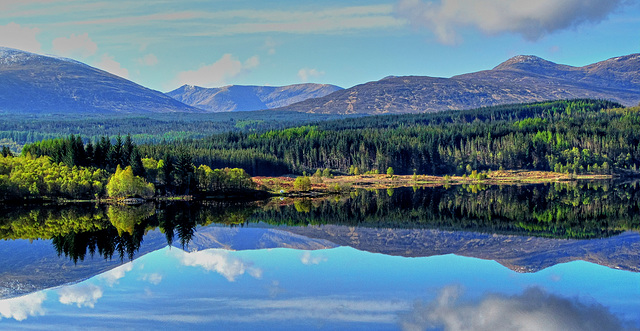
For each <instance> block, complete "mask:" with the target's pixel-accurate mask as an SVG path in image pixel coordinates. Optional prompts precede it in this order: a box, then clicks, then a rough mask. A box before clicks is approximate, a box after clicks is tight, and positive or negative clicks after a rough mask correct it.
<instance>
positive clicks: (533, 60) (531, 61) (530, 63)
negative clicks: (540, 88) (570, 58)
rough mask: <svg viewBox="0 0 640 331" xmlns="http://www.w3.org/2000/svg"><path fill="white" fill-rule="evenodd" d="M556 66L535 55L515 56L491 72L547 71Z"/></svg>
mask: <svg viewBox="0 0 640 331" xmlns="http://www.w3.org/2000/svg"><path fill="white" fill-rule="evenodd" d="M556 66H558V64H556V63H553V62H551V61H547V60H545V59H543V58H541V57H538V56H535V55H516V56H514V57H512V58H510V59H508V60H506V61H504V62H502V63H500V64H499V65H498V66H496V67H495V68H493V70H512V69H520V70H530V69H548V68H552V67H556Z"/></svg>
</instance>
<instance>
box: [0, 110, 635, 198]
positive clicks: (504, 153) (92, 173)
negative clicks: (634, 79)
mask: <svg viewBox="0 0 640 331" xmlns="http://www.w3.org/2000/svg"><path fill="white" fill-rule="evenodd" d="M639 166H640V108H638V107H636V108H623V107H622V106H621V105H619V104H616V103H613V102H609V101H603V100H563V101H551V102H542V103H532V104H519V105H507V106H498V107H488V108H481V109H475V110H466V111H447V112H441V113H435V114H419V115H394V116H371V117H361V118H350V119H349V118H347V119H341V120H332V121H322V122H314V123H309V124H308V125H304V126H296V127H290V128H286V129H278V130H273V129H262V130H255V129H253V130H250V131H247V130H244V131H229V132H226V133H219V134H215V135H211V136H209V137H207V138H203V139H180V140H174V141H169V142H166V141H165V142H160V143H156V144H142V145H138V144H136V143H135V141H134V138H133V137H132V136H131V135H127V136H125V137H123V136H120V135H118V136H115V137H110V136H106V135H105V136H102V137H98V138H92V139H89V138H86V137H84V138H83V137H81V136H79V135H69V136H67V137H64V138H56V139H46V140H42V141H38V142H34V143H31V144H26V145H25V146H24V147H23V148H22V151H21V155H20V156H15V155H14V153H13V151H12V150H11V149H10V148H8V147H7V146H4V147H2V149H1V156H0V199H2V200H7V199H16V198H21V197H22V198H41V197H64V198H71V199H79V198H99V197H103V196H109V197H126V196H140V197H151V196H154V195H194V194H200V193H202V194H206V193H208V192H219V191H237V190H247V189H248V190H252V189H254V188H255V184H254V183H253V182H252V181H251V179H250V176H251V175H252V176H256V175H283V174H290V173H294V174H303V173H305V172H306V173H313V172H318V169H324V170H325V171H324V172H329V173H331V172H334V173H342V174H358V173H365V172H374V173H385V172H386V173H389V172H388V171H391V173H395V174H428V175H452V174H457V175H463V174H472V173H474V172H478V171H490V170H500V169H507V170H508V169H533V170H542V171H554V172H561V173H570V174H585V173H587V174H589V173H591V174H617V175H637V174H638V167H639Z"/></svg>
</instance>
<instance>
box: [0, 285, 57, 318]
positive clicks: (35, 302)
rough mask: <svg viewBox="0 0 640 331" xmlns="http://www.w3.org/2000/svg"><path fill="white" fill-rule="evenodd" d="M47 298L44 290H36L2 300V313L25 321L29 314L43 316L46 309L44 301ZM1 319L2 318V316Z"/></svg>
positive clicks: (6, 316) (0, 305)
mask: <svg viewBox="0 0 640 331" xmlns="http://www.w3.org/2000/svg"><path fill="white" fill-rule="evenodd" d="M46 298H47V295H46V294H45V293H44V292H35V293H31V294H28V295H25V296H21V297H17V298H10V299H6V300H1V301H0V315H2V317H4V318H13V319H15V320H16V321H23V320H25V319H27V317H29V316H42V315H44V313H45V311H44V309H43V308H42V303H43V302H44V300H45V299H46ZM0 319H1V318H0Z"/></svg>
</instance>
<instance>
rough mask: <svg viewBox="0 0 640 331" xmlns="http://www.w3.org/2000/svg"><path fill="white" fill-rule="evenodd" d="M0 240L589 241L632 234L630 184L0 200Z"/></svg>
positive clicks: (80, 246)
mask: <svg viewBox="0 0 640 331" xmlns="http://www.w3.org/2000/svg"><path fill="white" fill-rule="evenodd" d="M0 213H1V215H4V216H1V217H0V238H2V239H5V240H7V239H29V240H36V239H51V240H52V243H53V245H54V246H55V248H56V250H57V252H58V254H59V255H61V256H62V255H64V256H66V257H68V258H70V259H72V260H73V261H75V262H77V261H78V260H80V261H81V260H84V259H85V258H86V257H87V255H89V256H92V257H93V256H95V255H96V254H97V255H99V256H101V257H103V258H105V259H113V258H114V257H115V258H119V259H121V260H125V259H133V257H134V255H135V254H136V253H137V252H138V251H139V250H140V247H141V244H142V242H143V239H144V237H145V235H146V234H147V232H148V231H151V230H159V231H160V232H161V233H162V234H163V235H164V237H165V239H166V242H167V244H169V245H174V246H181V247H183V248H185V247H187V246H188V244H189V242H190V241H191V240H192V238H193V235H194V233H195V232H196V231H197V229H196V227H197V226H206V225H210V224H219V225H226V226H247V225H249V224H251V223H258V222H262V223H267V224H271V225H277V226H309V225H325V224H335V225H345V226H362V227H380V228H403V229H406V228H428V229H442V230H457V231H473V232H487V233H499V234H517V235H532V236H540V237H550V238H569V239H590V238H600V237H607V236H612V235H616V234H619V233H621V232H623V231H628V230H635V231H638V230H640V185H638V184H637V183H627V184H616V185H613V184H610V183H553V184H544V185H526V186H482V185H462V186H453V187H448V188H447V187H435V188H413V189H412V188H402V189H395V190H394V189H390V190H372V191H366V190H359V191H355V192H352V193H351V194H350V195H344V196H327V197H324V198H316V199H290V198H285V199H282V200H281V199H279V198H278V199H273V200H269V201H260V202H251V203H246V202H245V203H241V202H229V201H204V202H195V203H194V202H159V203H156V204H151V203H150V204H144V205H140V206H121V205H94V204H69V205H64V206H60V205H50V206H37V207H34V206H31V207H29V206H24V207H20V208H16V207H15V206H1V205H0Z"/></svg>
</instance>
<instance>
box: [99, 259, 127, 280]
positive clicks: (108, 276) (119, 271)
mask: <svg viewBox="0 0 640 331" xmlns="http://www.w3.org/2000/svg"><path fill="white" fill-rule="evenodd" d="M132 269H133V263H131V262H129V263H125V264H123V265H121V266H119V267H117V268H114V269H111V270H109V271H107V272H105V273H103V274H102V275H101V276H100V278H102V279H104V281H105V282H106V283H107V285H109V286H113V285H115V284H117V283H118V281H119V280H120V279H122V278H124V276H125V275H126V274H127V272H129V271H131V270H132Z"/></svg>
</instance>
